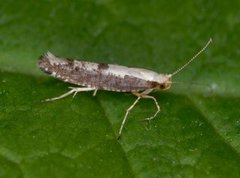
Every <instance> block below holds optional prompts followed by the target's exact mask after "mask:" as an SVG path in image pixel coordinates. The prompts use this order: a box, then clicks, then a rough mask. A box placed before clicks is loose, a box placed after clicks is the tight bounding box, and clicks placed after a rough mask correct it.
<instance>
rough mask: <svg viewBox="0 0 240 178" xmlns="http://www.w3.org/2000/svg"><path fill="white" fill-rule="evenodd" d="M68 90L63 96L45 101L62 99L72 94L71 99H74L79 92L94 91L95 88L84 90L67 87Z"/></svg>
mask: <svg viewBox="0 0 240 178" xmlns="http://www.w3.org/2000/svg"><path fill="white" fill-rule="evenodd" d="M69 88H70V89H71V90H70V91H69V92H67V93H64V94H63V95H60V96H58V97H54V98H49V99H46V100H45V101H54V100H58V99H62V98H64V97H66V96H68V95H71V94H73V97H74V96H75V95H76V94H77V93H78V92H81V91H91V90H96V88H85V87H69Z"/></svg>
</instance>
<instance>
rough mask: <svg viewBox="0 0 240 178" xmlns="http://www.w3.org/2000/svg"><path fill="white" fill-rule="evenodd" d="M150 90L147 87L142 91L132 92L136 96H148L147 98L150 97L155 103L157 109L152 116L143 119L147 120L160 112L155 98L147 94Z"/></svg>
mask: <svg viewBox="0 0 240 178" xmlns="http://www.w3.org/2000/svg"><path fill="white" fill-rule="evenodd" d="M151 91H152V90H151V89H149V90H145V91H143V92H142V93H133V94H134V95H136V96H138V97H142V98H149V99H152V100H153V101H154V103H155V105H156V107H157V111H156V112H155V114H154V115H153V116H151V117H148V118H146V119H144V120H148V121H149V120H152V119H154V118H155V117H156V116H157V114H158V113H159V112H160V106H159V104H158V102H157V100H156V98H154V97H153V96H150V95H148V94H149V93H150V92H151Z"/></svg>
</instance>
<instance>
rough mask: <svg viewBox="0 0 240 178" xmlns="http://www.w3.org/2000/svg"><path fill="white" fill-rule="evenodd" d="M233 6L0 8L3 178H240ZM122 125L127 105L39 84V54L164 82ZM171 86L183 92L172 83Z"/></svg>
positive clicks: (38, 4)
mask: <svg viewBox="0 0 240 178" xmlns="http://www.w3.org/2000/svg"><path fill="white" fill-rule="evenodd" d="M239 7H240V4H239V2H238V1H237V0H234V1H231V2H230V1H226V2H218V1H216V0H214V1H206V2H205V1H200V0H197V1H184V2H183V1H174V2H171V1H157V0H149V1H143V0H140V1H136V0H132V1H127V0H122V1H111V0H95V1H93V0H89V1H83V0H81V1H80V0H79V1H72V2H71V3H69V2H65V1H61V2H60V1H56V0H51V1H46V0H40V1H12V0H8V1H6V2H4V3H1V6H0V177H7V178H8V177H11V178H12V177H29V178H37V177H46V178H47V177H49V178H50V177H51V178H52V177H57V178H59V177H73V178H74V177H104V178H105V177H116V178H117V177H124V178H125V177H141V178H142V177H240V167H239V165H240V109H239V99H240V92H239V91H240V85H239V84H238V83H239V79H240V77H239V76H240V75H239V71H240V60H239V33H238V32H239V31H240V28H239V27H240V25H239V23H240V22H239V18H240V12H239ZM210 37H212V39H213V43H212V45H211V46H210V47H209V48H208V49H207V50H206V51H205V52H204V53H203V54H201V56H200V57H198V59H196V60H195V61H194V62H193V63H192V64H191V65H190V66H188V67H187V68H186V69H185V70H184V71H182V72H181V73H179V74H178V75H176V77H174V78H173V81H174V82H176V83H174V84H173V86H172V88H171V89H170V90H168V91H163V92H154V93H152V94H151V95H153V96H154V97H155V98H156V99H157V100H158V101H159V103H160V106H161V112H160V114H159V115H158V116H157V117H156V118H155V119H154V120H152V121H151V122H150V123H148V122H143V121H142V119H144V118H145V117H148V116H151V115H152V114H153V113H154V112H155V110H156V108H155V105H154V103H153V102H152V101H151V100H148V99H142V100H141V102H139V103H138V104H137V106H136V107H135V108H134V109H133V111H132V112H131V113H130V115H129V118H128V121H127V124H126V126H125V127H124V130H123V135H122V138H121V140H119V141H118V140H117V139H116V136H117V132H118V129H119V127H120V125H121V122H122V119H123V116H124V114H125V111H126V109H127V108H128V107H129V106H130V105H131V104H132V102H134V100H135V97H134V96H132V95H131V94H128V93H114V92H106V91H98V93H97V96H95V97H93V96H92V92H85V93H79V94H78V95H77V96H76V97H75V98H72V97H67V98H64V99H62V100H58V101H55V102H41V101H42V100H44V99H46V98H51V97H55V96H58V95H61V94H63V93H64V92H67V91H68V87H69V86H72V85H70V84H67V83H64V82H62V81H58V80H56V79H53V78H51V77H50V76H47V75H45V74H43V73H42V72H41V71H40V70H39V69H38V67H37V59H38V56H40V55H41V54H43V53H45V52H47V51H51V52H52V53H54V54H56V55H58V56H63V57H69V58H81V59H86V60H90V61H95V62H105V63H115V64H121V65H126V66H133V67H142V68H147V69H152V70H154V71H157V72H159V73H172V72H174V71H175V70H176V69H178V68H179V67H180V66H181V65H183V64H184V63H186V62H187V60H188V59H190V58H191V57H192V56H193V55H194V54H195V53H196V52H197V51H198V50H200V49H201V48H202V47H203V46H204V45H205V43H206V42H207V41H208V39H209V38H210ZM178 82H179V83H178Z"/></svg>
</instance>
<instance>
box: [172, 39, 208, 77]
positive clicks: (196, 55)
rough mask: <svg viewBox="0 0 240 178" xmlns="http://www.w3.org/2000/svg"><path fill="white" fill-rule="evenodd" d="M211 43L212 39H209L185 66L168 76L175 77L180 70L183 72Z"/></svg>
mask: <svg viewBox="0 0 240 178" xmlns="http://www.w3.org/2000/svg"><path fill="white" fill-rule="evenodd" d="M211 42H212V38H210V39H209V40H208V42H207V44H206V45H205V46H204V47H203V48H202V49H201V50H200V51H199V52H198V53H197V54H195V55H194V56H193V57H192V58H191V59H190V60H189V61H188V62H187V63H186V64H184V65H183V66H182V67H180V68H179V69H178V70H176V71H175V72H173V73H172V74H170V76H171V77H172V76H173V75H176V74H177V73H179V72H180V71H181V70H183V69H184V68H185V67H187V66H188V65H189V64H190V63H191V62H192V61H193V60H194V59H195V58H196V57H198V56H199V55H200V54H201V53H202V52H203V51H205V49H206V48H207V47H208V45H209V44H210V43H211Z"/></svg>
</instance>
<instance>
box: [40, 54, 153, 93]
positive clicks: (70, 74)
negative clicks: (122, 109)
mask: <svg viewBox="0 0 240 178" xmlns="http://www.w3.org/2000/svg"><path fill="white" fill-rule="evenodd" d="M38 64H39V67H40V69H41V70H43V71H44V72H45V73H47V74H49V75H51V76H53V77H55V78H58V79H60V80H63V81H65V82H69V83H72V84H75V85H80V86H87V87H92V88H96V89H103V90H110V91H120V92H131V91H141V90H146V89H149V88H152V86H153V82H150V81H146V80H143V79H139V78H136V77H133V76H129V75H122V76H120V75H117V74H115V73H113V72H109V71H110V70H109V68H110V67H111V66H112V65H108V64H97V63H91V62H86V61H77V60H69V59H63V58H58V57H56V56H54V55H52V54H51V53H47V54H46V55H44V56H41V57H40V60H39V63H38Z"/></svg>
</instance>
